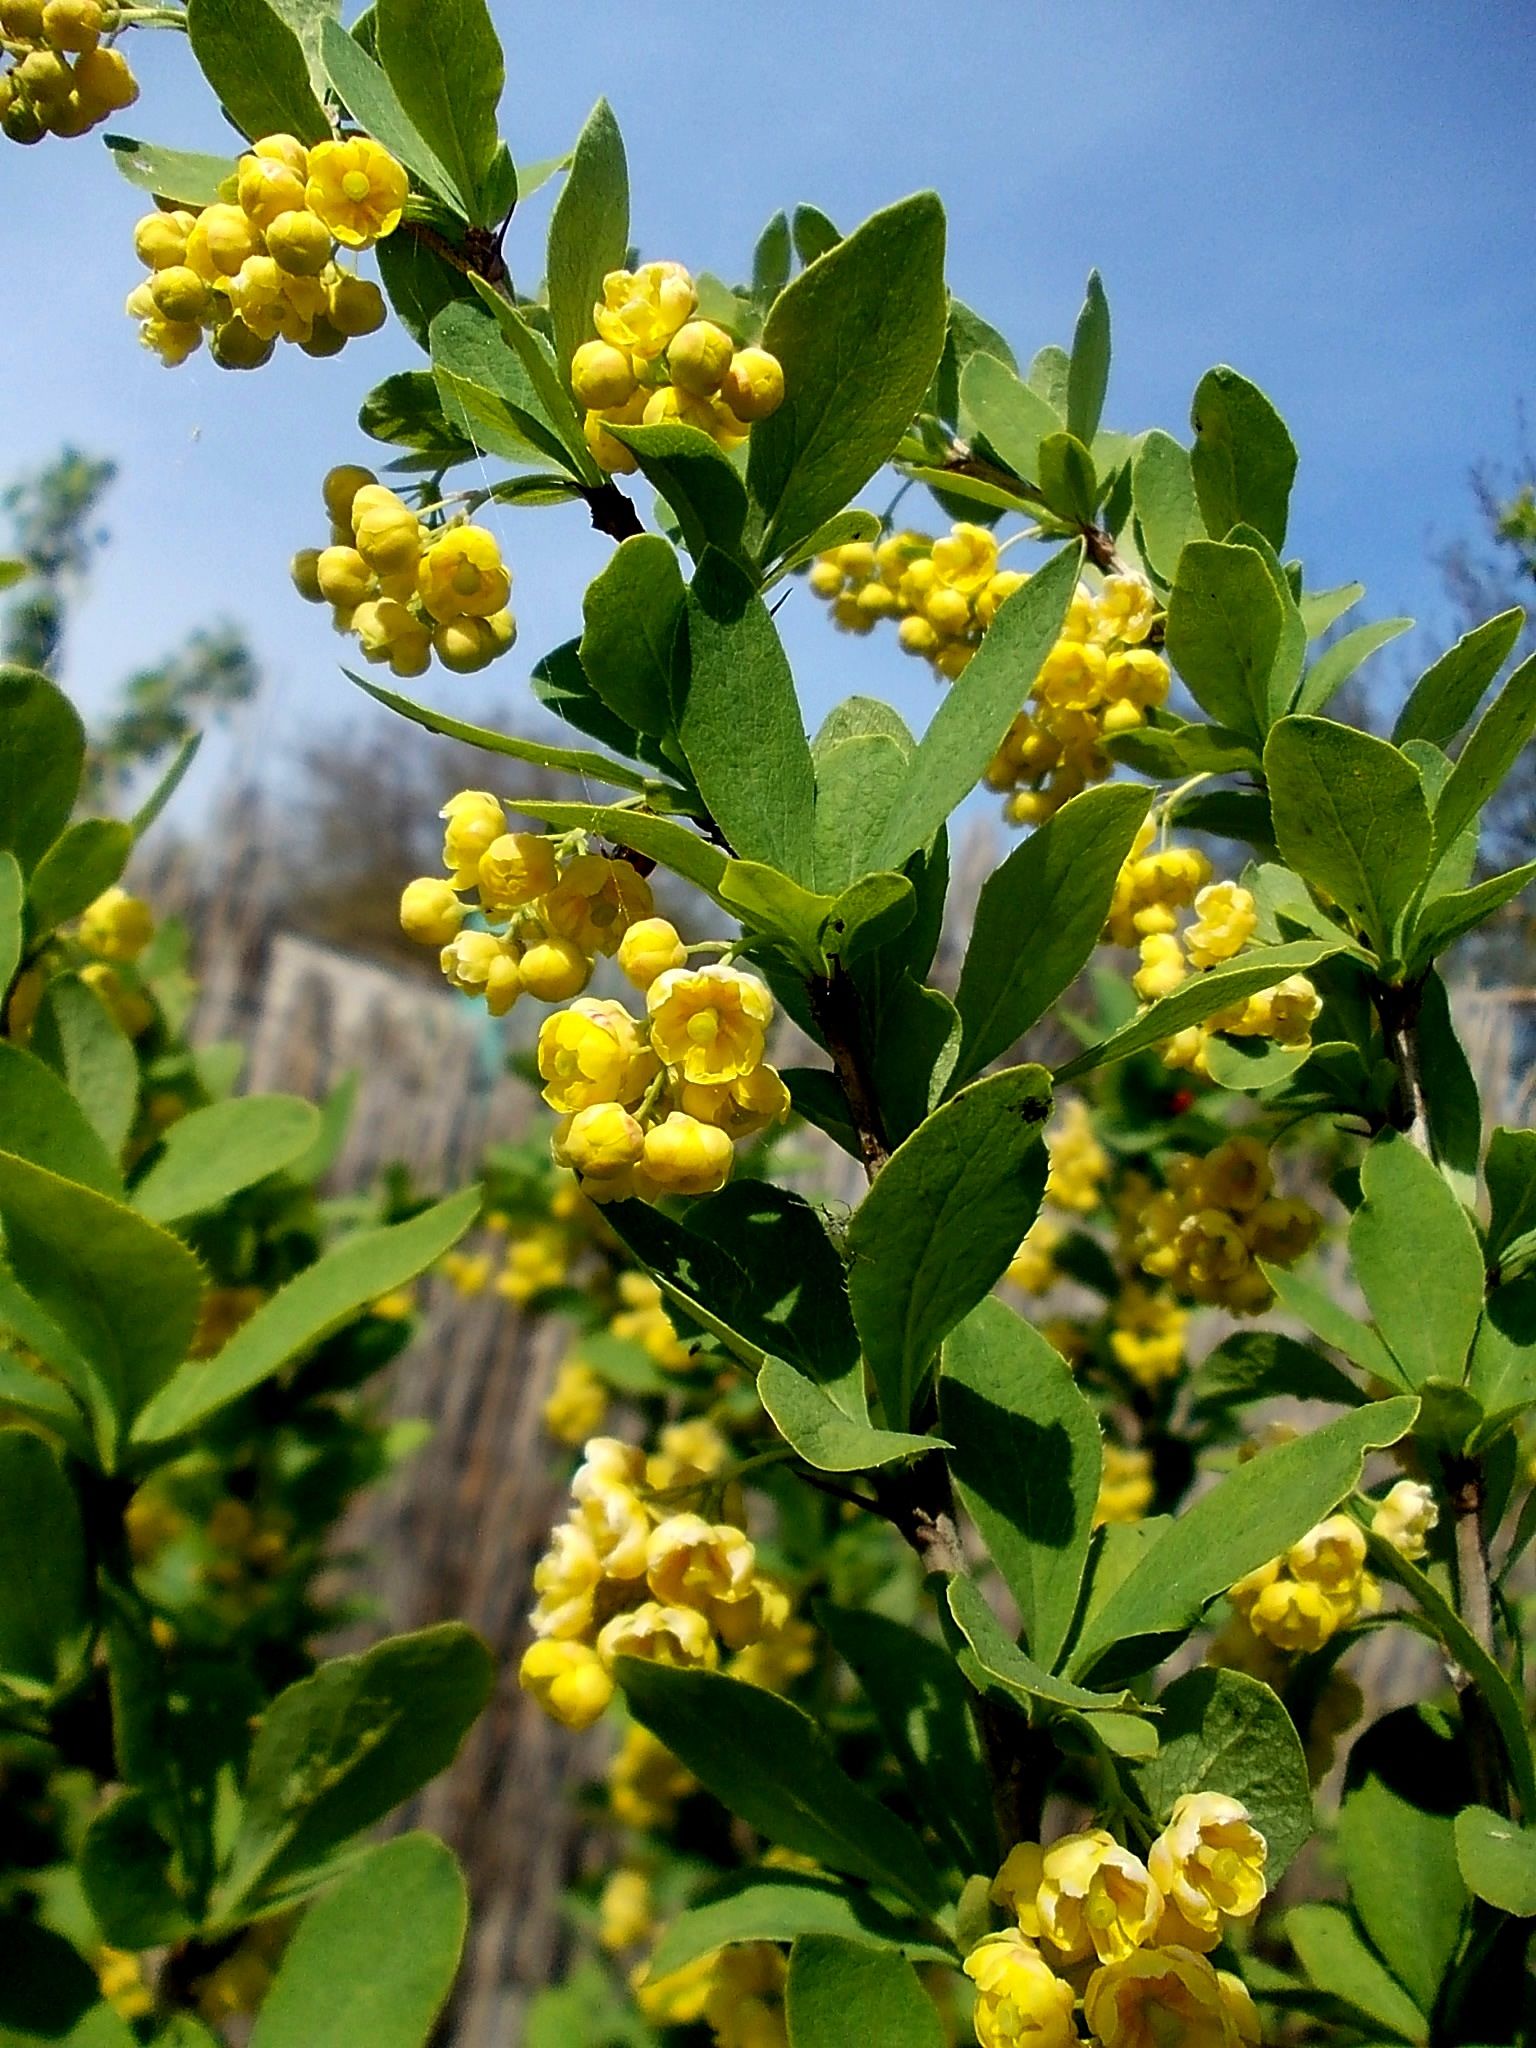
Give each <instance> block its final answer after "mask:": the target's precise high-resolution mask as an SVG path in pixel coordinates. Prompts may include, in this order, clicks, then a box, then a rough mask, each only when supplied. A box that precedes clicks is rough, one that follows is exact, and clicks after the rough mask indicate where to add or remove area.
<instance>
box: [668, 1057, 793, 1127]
mask: <svg viewBox="0 0 1536 2048" xmlns="http://www.w3.org/2000/svg"><path fill="white" fill-rule="evenodd" d="M677 1105H678V1108H679V1109H681V1110H683V1111H684V1112H685V1113H686V1114H687V1115H688V1116H691V1117H697V1118H698V1120H699V1122H700V1123H704V1124H716V1125H718V1127H719V1128H720V1129H721V1130H722V1131H724V1132H726V1133H727V1135H728V1136H730V1137H731V1138H749V1137H751V1136H752V1135H753V1133H754V1132H756V1131H762V1130H766V1129H767V1127H768V1126H769V1124H773V1123H782V1122H783V1121H784V1119H785V1118H786V1117H787V1116H788V1115H789V1112H790V1108H791V1103H790V1095H789V1090H788V1088H787V1087H786V1086H785V1085H784V1079H783V1076H782V1075H781V1074H780V1073H779V1072H778V1070H777V1068H775V1067H770V1066H769V1065H768V1064H767V1062H766V1061H764V1063H763V1065H762V1066H760V1067H754V1068H753V1069H752V1071H751V1073H750V1074H743V1075H742V1076H741V1077H740V1079H739V1080H735V1081H714V1082H708V1081H685V1082H684V1083H683V1085H682V1087H681V1088H679V1089H678V1090H677Z"/></svg>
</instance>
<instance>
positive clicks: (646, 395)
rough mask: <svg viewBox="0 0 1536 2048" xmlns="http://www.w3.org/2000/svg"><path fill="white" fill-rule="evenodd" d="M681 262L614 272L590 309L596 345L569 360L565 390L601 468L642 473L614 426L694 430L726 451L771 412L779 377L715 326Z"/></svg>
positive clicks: (760, 353)
mask: <svg viewBox="0 0 1536 2048" xmlns="http://www.w3.org/2000/svg"><path fill="white" fill-rule="evenodd" d="M698 304H699V295H698V292H697V291H696V290H695V289H694V283H693V279H692V278H691V277H690V276H689V274H688V272H687V271H686V270H685V269H684V268H683V266H682V265H681V264H680V263H645V264H642V265H641V267H640V268H639V269H638V270H610V271H609V273H608V275H607V276H606V277H605V278H604V279H603V296H602V297H601V298H600V299H599V300H598V302H597V304H596V305H595V306H594V307H593V308H592V324H593V326H594V327H595V328H596V329H597V339H596V340H595V341H586V342H583V343H582V345H581V347H580V348H579V349H577V351H576V353H575V355H574V356H573V357H572V359H571V390H572V392H573V393H574V395H575V398H576V402H577V404H578V405H581V406H585V408H586V414H587V417H586V437H587V446H588V447H589V448H590V449H591V450H592V454H593V456H594V458H595V459H596V461H597V462H598V463H599V464H600V465H601V467H602V468H604V469H606V470H608V471H609V472H610V473H612V474H627V473H629V472H630V471H632V470H635V469H637V468H638V467H639V464H638V463H637V461H636V460H635V456H634V454H633V452H632V451H631V450H630V449H628V448H626V447H625V446H624V444H623V442H622V441H619V440H618V439H616V438H615V436H614V435H612V434H610V433H609V432H608V427H609V426H610V425H622V426H631V427H633V426H647V427H654V426H678V425H681V426H689V427H698V428H700V429H701V430H702V431H703V432H704V433H706V434H708V435H709V437H710V439H711V440H712V441H714V442H715V443H716V444H717V445H718V446H719V447H721V448H723V449H725V450H726V451H727V452H728V453H729V452H730V451H731V450H732V449H735V448H739V447H741V445H742V443H743V442H744V441H745V440H746V438H747V436H748V434H749V433H750V432H751V430H752V425H753V422H754V421H756V420H765V419H767V417H768V415H769V414H770V413H773V412H777V411H778V409H779V407H780V405H781V404H782V403H783V400H784V372H783V370H782V368H781V367H780V365H779V360H778V358H777V356H772V355H770V354H769V353H768V351H767V350H766V349H762V348H738V347H737V346H736V343H735V341H734V339H733V338H732V336H731V335H729V334H727V333H726V331H725V329H724V328H723V327H719V326H717V325H716V324H715V322H714V321H713V320H703V319H700V318H699V317H698Z"/></svg>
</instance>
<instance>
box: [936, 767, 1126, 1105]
mask: <svg viewBox="0 0 1536 2048" xmlns="http://www.w3.org/2000/svg"><path fill="white" fill-rule="evenodd" d="M1151 800H1152V792H1151V790H1149V789H1142V788H1139V787H1137V786H1136V785H1135V784H1132V783H1109V784H1106V785H1104V786H1103V787H1101V788H1099V789H1088V790H1084V791H1083V792H1082V794H1081V795H1079V796H1075V797H1073V798H1071V799H1070V801H1069V802H1067V803H1065V804H1063V805H1062V807H1061V809H1060V810H1059V811H1058V812H1057V813H1056V814H1055V816H1054V817H1053V818H1051V819H1050V820H1049V821H1048V822H1047V823H1046V824H1044V825H1042V826H1040V827H1039V828H1038V829H1037V830H1036V831H1034V832H1031V833H1030V835H1029V837H1028V838H1027V839H1025V840H1023V841H1022V842H1021V843H1020V844H1019V845H1018V846H1016V847H1015V848H1014V850H1013V852H1012V853H1010V854H1009V856H1008V858H1007V859H1006V860H1005V861H1004V862H1003V864H1002V866H1001V867H999V868H996V869H994V870H993V872H992V873H991V874H990V875H989V876H988V877H987V879H986V881H985V882H984V883H983V884H982V889H981V895H980V897H979V899H978V901H977V905H976V916H975V920H974V922H973V924H972V928H971V937H970V942H969V945H968V947H967V949H966V956H965V964H964V966H963V967H962V968H961V970H960V987H959V989H958V991H957V993H956V996H955V1002H956V1005H957V1007H958V1009H959V1011H960V1018H961V1022H962V1023H963V1025H964V1027H965V1036H964V1039H963V1041H962V1043H961V1047H960V1057H959V1059H958V1060H957V1062H956V1064H955V1076H954V1078H955V1082H963V1081H966V1080H969V1078H970V1077H971V1075H972V1074H975V1073H978V1072H979V1071H980V1070H981V1068H983V1067H984V1066H986V1065H987V1064H988V1063H989V1062H990V1061H992V1060H994V1059H996V1058H997V1057H998V1056H999V1055H1000V1054H1001V1053H1004V1052H1006V1051H1007V1050H1008V1048H1009V1046H1011V1045H1013V1044H1015V1043H1016V1042H1017V1041H1018V1040H1019V1039H1020V1038H1022V1037H1023V1035H1024V1033H1025V1032H1026V1031H1028V1030H1029V1028H1030V1026H1031V1025H1033V1024H1036V1023H1038V1022H1039V1020H1040V1019H1041V1018H1042V1017H1043V1016H1044V1015H1045V1013H1046V1011H1047V1010H1048V1009H1049V1008H1050V1007H1051V1004H1052V1003H1054V1002H1055V1001H1056V999H1057V998H1058V996H1060V995H1062V994H1063V993H1064V992H1065V991H1066V990H1067V989H1069V988H1070V987H1071V986H1072V984H1073V982H1074V981H1075V980H1076V979H1077V977H1078V975H1079V974H1080V973H1081V972H1082V970H1083V967H1084V966H1085V964H1086V963H1087V961H1088V960H1089V958H1090V957H1091V955H1092V953H1093V949H1094V947H1095V946H1096V945H1097V944H1098V941H1099V934H1100V932H1101V931H1102V929H1103V926H1104V920H1105V918H1106V917H1107V916H1108V915H1109V906H1110V900H1111V898H1112V897H1113V895H1114V889H1115V880H1116V877H1117V876H1118V875H1119V872H1120V868H1121V866H1122V864H1123V862H1124V861H1125V858H1126V856H1127V854H1128V853H1129V852H1130V849H1131V844H1132V842H1133V841H1134V839H1135V837H1136V833H1137V831H1138V830H1139V828H1140V826H1141V822H1142V820H1143V818H1144V817H1145V816H1146V814H1147V806H1148V804H1149V803H1150V802H1151ZM952 1085H953V1084H952Z"/></svg>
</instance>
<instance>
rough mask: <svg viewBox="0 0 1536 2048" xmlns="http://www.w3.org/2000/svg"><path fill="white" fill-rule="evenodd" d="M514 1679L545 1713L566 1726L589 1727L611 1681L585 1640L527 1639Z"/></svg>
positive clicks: (608, 1698)
mask: <svg viewBox="0 0 1536 2048" xmlns="http://www.w3.org/2000/svg"><path fill="white" fill-rule="evenodd" d="M517 1682H518V1684H519V1685H520V1686H521V1687H522V1689H523V1691H524V1692H527V1693H532V1695H533V1697H534V1698H535V1699H536V1700H537V1701H538V1703H539V1705H540V1706H541V1707H542V1708H543V1709H544V1711H545V1712H546V1713H547V1714H550V1715H552V1716H553V1717H554V1719H555V1720H557V1721H559V1722H561V1723H562V1724H563V1725H564V1726H565V1727H567V1728H574V1729H581V1728H590V1727H591V1726H592V1725H593V1723H594V1722H595V1721H599V1720H601V1718H602V1716H603V1714H604V1712H605V1711H606V1709H607V1707H608V1704H609V1702H610V1701H611V1700H612V1698H613V1693H614V1685H613V1680H612V1678H610V1677H609V1675H608V1673H607V1671H606V1670H604V1668H603V1663H602V1660H601V1658H600V1657H599V1656H598V1654H597V1652H596V1651H595V1650H592V1649H589V1648H588V1647H587V1646H586V1644H585V1643H570V1642H554V1641H551V1640H548V1639H543V1640H540V1641H539V1642H535V1643H530V1644H529V1645H528V1647H527V1649H526V1650H525V1651H524V1652H523V1661H522V1663H521V1664H520V1665H519V1666H518V1670H517Z"/></svg>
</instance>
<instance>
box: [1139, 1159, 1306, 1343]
mask: <svg viewBox="0 0 1536 2048" xmlns="http://www.w3.org/2000/svg"><path fill="white" fill-rule="evenodd" d="M1165 1176H1166V1181H1167V1185H1166V1186H1165V1187H1162V1188H1160V1189H1158V1190H1157V1191H1156V1192H1155V1193H1151V1192H1149V1191H1147V1188H1146V1183H1145V1182H1139V1181H1128V1182H1127V1186H1126V1190H1125V1195H1124V1198H1123V1204H1122V1226H1123V1229H1124V1237H1125V1249H1126V1251H1127V1253H1128V1255H1129V1256H1130V1258H1131V1259H1132V1260H1134V1262H1135V1263H1136V1264H1137V1265H1139V1266H1140V1267H1141V1270H1142V1271H1143V1272H1144V1273H1150V1274H1151V1275H1152V1276H1153V1278H1154V1279H1157V1280H1166V1281H1167V1282H1168V1283H1169V1284H1170V1286H1171V1287H1172V1288H1173V1289H1174V1291H1175V1293H1177V1294H1180V1295H1182V1296H1184V1298H1185V1299H1186V1300H1189V1301H1198V1302H1202V1303H1204V1304H1205V1305H1206V1306H1207V1307H1212V1308H1224V1309H1228V1310H1230V1311H1231V1312H1232V1313H1233V1314H1234V1315H1258V1314H1260V1313H1261V1312H1262V1311H1263V1310H1264V1309H1266V1308H1268V1307H1269V1305H1270V1303H1271V1302H1272V1301H1273V1300H1274V1290H1273V1289H1272V1288H1271V1286H1270V1284H1269V1282H1268V1281H1267V1280H1266V1279H1265V1277H1264V1274H1263V1272H1262V1271H1261V1269H1260V1266H1259V1261H1260V1260H1261V1259H1263V1260H1266V1261H1267V1262H1268V1263H1269V1264H1270V1265H1274V1266H1290V1265H1293V1264H1294V1263H1295V1262H1296V1260H1297V1259H1299V1258H1301V1257H1302V1255H1303V1254H1304V1253H1305V1252H1307V1251H1310V1250H1311V1248H1312V1246H1313V1244H1314V1243H1315V1242H1316V1241H1317V1235H1318V1232H1319V1231H1320V1230H1321V1228H1322V1218H1321V1217H1320V1216H1319V1215H1318V1213H1317V1211H1316V1210H1315V1209H1314V1208H1313V1207H1312V1206H1311V1204H1310V1203H1308V1202H1304V1201H1302V1200H1300V1199H1299V1198H1297V1197H1292V1196H1285V1195H1278V1194H1276V1192H1275V1182H1274V1172H1273V1169H1272V1167H1271V1165H1270V1157H1269V1149H1268V1147H1267V1146H1266V1145H1264V1144H1263V1143H1262V1141H1261V1140H1260V1139H1258V1138H1246V1137H1236V1138H1228V1139H1227V1141H1226V1142H1225V1143H1224V1144H1221V1145H1218V1146H1217V1147H1216V1149H1215V1150H1214V1151H1213V1152H1208V1153H1207V1154H1206V1155H1205V1156H1204V1158H1200V1157H1198V1156H1196V1155H1195V1154H1193V1153H1189V1152H1181V1153H1178V1154H1176V1155H1175V1156H1174V1157H1173V1158H1172V1159H1171V1160H1169V1162H1168V1164H1167V1167H1166V1168H1165Z"/></svg>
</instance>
